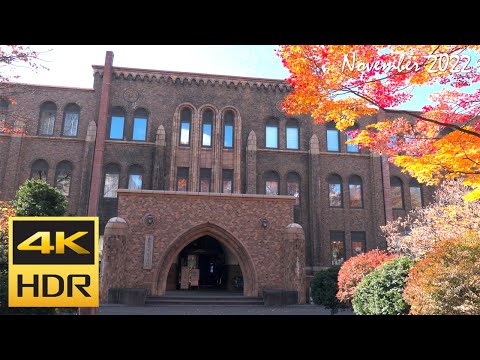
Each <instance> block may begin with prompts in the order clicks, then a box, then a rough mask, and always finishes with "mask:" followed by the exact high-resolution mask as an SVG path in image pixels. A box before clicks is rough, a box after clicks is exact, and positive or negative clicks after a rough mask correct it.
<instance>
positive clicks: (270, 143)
mask: <svg viewBox="0 0 480 360" xmlns="http://www.w3.org/2000/svg"><path fill="white" fill-rule="evenodd" d="M265 147H267V148H272V149H278V120H276V119H270V120H268V121H267V123H266V125H265Z"/></svg>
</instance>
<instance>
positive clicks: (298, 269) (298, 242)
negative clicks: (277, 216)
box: [282, 223, 307, 304]
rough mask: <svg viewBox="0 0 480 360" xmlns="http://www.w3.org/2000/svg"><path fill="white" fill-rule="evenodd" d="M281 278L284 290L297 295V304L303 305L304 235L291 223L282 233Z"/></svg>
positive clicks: (301, 230) (304, 289)
mask: <svg viewBox="0 0 480 360" xmlns="http://www.w3.org/2000/svg"><path fill="white" fill-rule="evenodd" d="M283 241H284V244H283V245H284V246H283V256H282V257H283V260H284V261H283V270H284V271H283V276H284V285H283V286H284V289H285V290H293V291H297V293H298V303H299V304H305V301H306V295H307V290H306V281H305V234H304V232H303V228H302V227H301V226H300V225H299V224H295V223H292V224H290V225H288V226H287V228H286V229H285V232H284V238H283Z"/></svg>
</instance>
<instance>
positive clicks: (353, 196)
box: [348, 184, 363, 208]
mask: <svg viewBox="0 0 480 360" xmlns="http://www.w3.org/2000/svg"><path fill="white" fill-rule="evenodd" d="M348 187H349V189H350V207H351V208H362V207H363V201H362V185H360V184H349V185H348Z"/></svg>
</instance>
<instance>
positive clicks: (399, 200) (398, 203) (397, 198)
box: [390, 186, 404, 209]
mask: <svg viewBox="0 0 480 360" xmlns="http://www.w3.org/2000/svg"><path fill="white" fill-rule="evenodd" d="M390 189H391V191H392V208H393V209H403V208H404V206H403V196H402V195H403V194H402V187H401V186H392V187H391V188H390Z"/></svg>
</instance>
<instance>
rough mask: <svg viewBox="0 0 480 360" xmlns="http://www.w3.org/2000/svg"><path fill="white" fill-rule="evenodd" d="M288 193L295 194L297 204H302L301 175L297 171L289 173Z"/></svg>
mask: <svg viewBox="0 0 480 360" xmlns="http://www.w3.org/2000/svg"><path fill="white" fill-rule="evenodd" d="M287 194H288V195H292V196H295V197H296V198H297V199H296V201H295V205H300V176H298V174H297V173H289V174H288V175H287Z"/></svg>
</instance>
